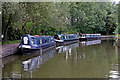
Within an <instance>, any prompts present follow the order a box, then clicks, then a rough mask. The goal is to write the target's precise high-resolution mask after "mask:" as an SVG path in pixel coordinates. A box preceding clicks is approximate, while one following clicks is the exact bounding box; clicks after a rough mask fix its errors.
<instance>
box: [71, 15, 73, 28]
mask: <svg viewBox="0 0 120 80" xmlns="http://www.w3.org/2000/svg"><path fill="white" fill-rule="evenodd" d="M71 26H73V15H72V16H71Z"/></svg>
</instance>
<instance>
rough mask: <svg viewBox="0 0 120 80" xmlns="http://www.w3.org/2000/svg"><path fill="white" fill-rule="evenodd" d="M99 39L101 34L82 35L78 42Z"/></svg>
mask: <svg viewBox="0 0 120 80" xmlns="http://www.w3.org/2000/svg"><path fill="white" fill-rule="evenodd" d="M100 37H101V34H82V35H81V36H80V40H93V39H99V38H100Z"/></svg>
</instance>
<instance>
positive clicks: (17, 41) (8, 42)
mask: <svg viewBox="0 0 120 80" xmlns="http://www.w3.org/2000/svg"><path fill="white" fill-rule="evenodd" d="M20 41H21V40H13V41H6V42H4V44H11V43H20ZM4 44H3V45H4Z"/></svg>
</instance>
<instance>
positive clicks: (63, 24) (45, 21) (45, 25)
mask: <svg viewBox="0 0 120 80" xmlns="http://www.w3.org/2000/svg"><path fill="white" fill-rule="evenodd" d="M117 14H118V13H117V6H116V5H115V4H114V3H112V2H96V3H95V2H56V3H55V2H54V3H53V2H51V3H49V2H46V3H44V2H32V3H31V2H17V3H15V2H3V3H2V24H3V25H2V26H3V28H2V34H3V35H4V39H3V41H4V42H6V41H12V40H20V38H21V37H22V36H23V35H25V34H31V35H52V36H53V35H54V34H56V33H77V32H79V33H101V34H102V35H113V34H114V33H117V31H118V30H117V29H116V27H117V24H118V23H117V22H118V21H117ZM115 31H116V32H115Z"/></svg>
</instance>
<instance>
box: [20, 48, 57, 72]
mask: <svg viewBox="0 0 120 80" xmlns="http://www.w3.org/2000/svg"><path fill="white" fill-rule="evenodd" d="M54 54H55V48H53V49H51V50H48V51H46V52H44V53H43V54H42V55H38V56H37V57H33V58H32V57H31V56H30V57H27V58H28V59H26V56H27V55H26V56H24V57H23V58H24V60H22V66H23V68H24V71H30V70H34V69H36V68H39V67H40V65H41V64H43V63H45V62H46V61H48V60H49V59H50V58H52V57H53V56H54Z"/></svg>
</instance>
